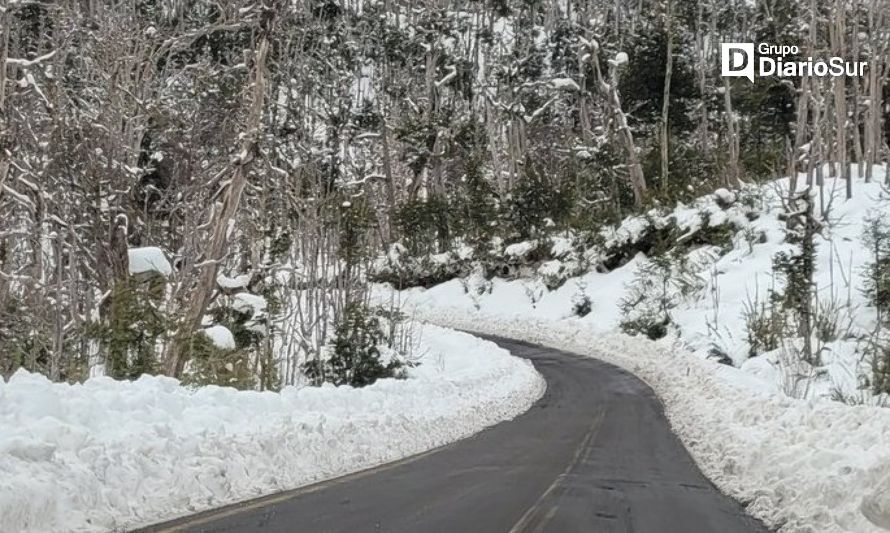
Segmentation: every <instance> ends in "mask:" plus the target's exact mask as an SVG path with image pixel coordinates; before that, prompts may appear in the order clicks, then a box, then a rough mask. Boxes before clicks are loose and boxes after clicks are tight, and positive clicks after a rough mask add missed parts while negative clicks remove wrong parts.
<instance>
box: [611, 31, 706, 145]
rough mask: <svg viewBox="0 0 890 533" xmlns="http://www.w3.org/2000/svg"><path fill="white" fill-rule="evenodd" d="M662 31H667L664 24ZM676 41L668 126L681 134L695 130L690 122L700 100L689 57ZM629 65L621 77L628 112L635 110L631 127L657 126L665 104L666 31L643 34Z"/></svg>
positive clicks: (632, 46)
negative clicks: (679, 50) (694, 101)
mask: <svg viewBox="0 0 890 533" xmlns="http://www.w3.org/2000/svg"><path fill="white" fill-rule="evenodd" d="M658 27H659V29H661V28H663V26H662V25H661V24H659V25H658ZM677 47H678V43H677V39H676V37H675V40H674V55H673V68H672V72H671V88H670V108H669V109H668V113H669V114H668V124H669V126H670V131H671V133H672V134H675V135H678V134H682V133H684V132H688V131H690V130H691V129H692V128H693V124H692V122H691V120H690V116H692V113H691V110H692V106H693V100H695V99H697V98H699V92H698V85H697V83H696V80H695V75H694V73H693V71H692V68H691V66H690V65H689V63H688V60H687V56H685V55H684V54H678V53H676V52H677ZM627 53H628V57H629V63H628V65H627V67H626V71H625V72H624V73H623V74H622V76H621V82H620V84H619V88H620V90H621V95H622V99H623V102H622V104H623V105H624V108H625V109H633V110H634V112H633V113H632V114H631V115H630V117H631V125H632V126H636V127H649V128H651V127H654V126H655V125H656V124H657V123H658V122H660V121H661V111H662V109H661V108H662V105H663V102H664V80H665V64H666V63H667V37H666V35H665V33H664V31H646V32H640V33H639V34H638V35H637V37H636V41H635V42H633V43H630V47H629V49H628V51H627Z"/></svg>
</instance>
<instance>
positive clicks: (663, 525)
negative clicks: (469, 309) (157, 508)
mask: <svg viewBox="0 0 890 533" xmlns="http://www.w3.org/2000/svg"><path fill="white" fill-rule="evenodd" d="M491 340H494V341H496V342H497V343H498V344H500V345H501V346H503V347H504V348H506V349H508V350H510V351H511V352H512V353H514V354H515V355H518V356H521V357H526V358H528V359H530V360H531V361H532V362H533V363H534V364H535V366H536V367H537V369H538V371H539V372H541V374H543V376H544V377H545V378H546V380H547V383H548V388H547V392H546V394H545V395H544V397H543V398H542V399H541V400H540V401H539V402H538V403H537V404H535V406H534V407H532V409H531V410H529V411H528V412H527V413H525V414H523V415H521V416H519V417H517V418H516V419H514V420H512V421H510V422H506V423H501V424H499V425H496V426H494V427H492V428H489V429H487V430H485V431H483V432H481V433H479V434H477V435H475V436H473V437H471V438H468V439H465V440H462V441H459V442H457V443H455V444H452V445H449V446H446V447H444V448H440V449H438V450H434V451H432V452H429V453H427V454H423V455H421V456H418V457H414V458H412V459H408V460H406V461H402V462H399V463H395V464H391V465H387V466H384V467H380V468H377V469H374V470H370V471H366V472H363V473H359V474H354V475H351V476H346V477H343V478H339V479H336V480H332V481H328V482H325V483H320V484H317V485H313V486H309V487H305V488H303V489H298V490H296V491H291V492H288V493H284V494H279V495H275V496H271V497H267V498H263V499H260V500H254V501H252V502H247V503H243V504H239V505H236V506H232V507H227V508H224V509H221V510H217V511H210V512H207V513H204V514H200V515H196V516H193V517H189V518H186V519H183V520H179V521H176V522H170V523H167V524H163V525H160V526H156V527H152V528H149V529H147V530H145V531H151V532H156V531H195V532H198V531H206V532H211V531H213V532H222V531H239V532H240V531H262V532H279V531H280V532H292V531H301V532H322V531H325V532H335V531H337V532H340V531H343V532H346V531H349V532H355V531H386V532H416V531H462V532H467V533H469V532H520V531H522V532H533V531H534V532H538V531H554V532H561V533H562V532H573V531H579V532H582V531H583V532H596V533H606V532H631V531H633V532H634V533H646V532H652V533H673V532H677V533H680V532H682V533H696V532H702V533H712V532H718V531H719V532H721V533H732V532H765V531H767V530H766V529H765V528H764V527H763V526H762V525H761V524H759V523H758V522H756V521H755V520H753V519H752V518H750V517H748V516H747V515H746V514H745V513H744V511H743V510H742V508H741V506H740V505H739V504H737V503H736V502H734V501H733V500H731V499H730V498H728V497H726V496H724V495H722V494H720V492H718V491H717V490H716V489H715V488H714V487H713V486H712V485H711V483H709V482H708V480H707V479H706V478H705V477H704V476H703V475H702V474H701V473H700V472H699V470H698V468H697V467H696V465H695V463H694V462H693V461H692V459H691V458H690V456H689V455H688V453H687V452H686V450H685V449H684V448H683V446H682V444H681V443H680V441H679V440H678V439H677V437H676V436H675V435H674V434H673V433H672V432H671V430H670V427H669V425H668V422H667V420H666V418H665V416H664V414H663V412H662V408H661V404H660V403H659V401H658V399H657V398H656V397H655V395H654V394H653V392H652V391H651V389H649V387H648V386H646V385H645V384H644V383H643V382H641V381H640V380H638V379H637V378H635V377H633V376H632V375H631V374H629V373H628V372H626V371H624V370H621V369H619V368H617V367H614V366H611V365H609V364H606V363H603V362H600V361H597V360H595V359H590V358H582V357H577V356H573V355H571V354H568V353H565V352H559V351H556V350H552V349H549V348H543V347H539V346H534V345H531V344H527V343H521V342H516V341H511V340H505V339H497V338H492V339H491Z"/></svg>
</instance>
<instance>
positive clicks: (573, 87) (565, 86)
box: [550, 78, 581, 91]
mask: <svg viewBox="0 0 890 533" xmlns="http://www.w3.org/2000/svg"><path fill="white" fill-rule="evenodd" d="M550 86H551V87H553V88H554V89H557V90H561V91H580V90H581V86H579V85H578V83H577V82H576V81H575V80H573V79H572V78H553V79H551V80H550Z"/></svg>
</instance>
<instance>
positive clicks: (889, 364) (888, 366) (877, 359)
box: [869, 339, 890, 394]
mask: <svg viewBox="0 0 890 533" xmlns="http://www.w3.org/2000/svg"><path fill="white" fill-rule="evenodd" d="M869 353H870V355H871V361H872V375H873V380H872V390H873V391H874V393H875V394H890V341H888V340H887V339H882V340H881V341H876V342H873V343H872V345H871V346H870V347H869Z"/></svg>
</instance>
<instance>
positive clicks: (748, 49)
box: [720, 43, 754, 83]
mask: <svg viewBox="0 0 890 533" xmlns="http://www.w3.org/2000/svg"><path fill="white" fill-rule="evenodd" d="M720 59H721V64H720V67H721V68H720V74H721V75H722V76H732V77H737V78H739V77H740V78H748V79H749V80H751V83H754V43H721V45H720Z"/></svg>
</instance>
